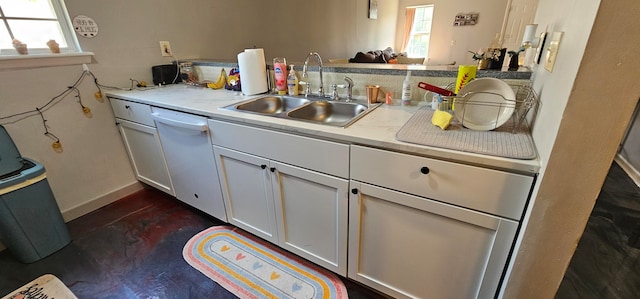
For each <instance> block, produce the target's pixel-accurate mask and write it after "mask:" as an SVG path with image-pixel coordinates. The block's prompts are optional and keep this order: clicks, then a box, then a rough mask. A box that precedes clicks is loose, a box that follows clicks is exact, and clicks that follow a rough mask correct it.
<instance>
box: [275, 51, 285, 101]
mask: <svg viewBox="0 0 640 299" xmlns="http://www.w3.org/2000/svg"><path fill="white" fill-rule="evenodd" d="M273 73H274V77H275V79H276V91H277V92H278V94H287V60H286V59H284V58H278V57H276V58H274V59H273Z"/></svg>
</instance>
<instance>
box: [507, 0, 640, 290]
mask: <svg viewBox="0 0 640 299" xmlns="http://www.w3.org/2000/svg"><path fill="white" fill-rule="evenodd" d="M639 13H640V2H638V1H636V0H602V1H600V0H588V1H585V0H568V1H554V0H541V1H540V3H539V6H538V11H537V15H536V21H535V22H536V23H538V24H540V26H539V27H538V28H545V26H548V31H550V32H552V31H563V32H564V36H563V39H562V42H561V44H560V49H559V53H558V57H557V62H556V65H555V68H554V70H553V73H549V72H547V71H546V70H544V69H543V68H542V67H539V68H538V69H537V70H536V71H535V74H534V79H533V83H534V87H535V89H536V90H538V91H539V93H540V99H541V101H542V106H541V108H540V113H539V114H538V117H537V120H536V124H535V126H534V129H533V137H534V139H535V142H536V146H537V148H538V152H539V155H540V159H541V166H542V170H541V172H540V175H539V177H538V180H537V183H536V186H535V189H534V191H533V194H532V202H531V204H530V208H529V210H528V212H527V215H526V218H525V224H526V228H525V230H524V234H521V235H520V237H519V239H518V243H517V247H516V255H515V261H513V263H512V264H511V266H510V269H509V270H510V273H509V276H508V284H507V286H506V291H505V296H504V297H505V298H552V297H553V296H554V295H555V293H556V291H557V288H558V286H559V285H560V282H561V281H562V278H563V275H564V272H565V271H566V268H567V266H568V264H569V262H570V260H571V256H572V255H573V253H574V251H575V248H576V246H577V244H578V241H579V239H580V237H581V235H582V232H583V231H584V228H585V225H586V223H587V220H588V218H589V215H590V214H591V210H592V208H593V205H594V203H595V201H596V198H597V196H598V193H599V191H600V188H601V186H602V184H603V182H604V179H605V177H606V174H607V172H608V169H609V167H610V165H611V162H612V160H613V157H614V156H615V153H616V151H617V147H618V144H619V142H620V140H621V138H622V136H623V134H624V131H625V129H626V127H627V124H628V122H629V120H630V118H631V115H632V112H633V108H634V107H635V105H636V103H637V100H638V94H640V85H638V84H636V83H635V81H636V80H637V79H636V78H634V77H633V76H629V74H635V73H637V68H638V66H640V57H638V55H637V53H638V51H637V49H636V48H637V40H639V39H640V21H638V19H637V15H638V14H639ZM620 86H625V88H620ZM603 95H604V97H603Z"/></svg>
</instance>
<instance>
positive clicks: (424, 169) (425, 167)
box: [420, 166, 429, 174]
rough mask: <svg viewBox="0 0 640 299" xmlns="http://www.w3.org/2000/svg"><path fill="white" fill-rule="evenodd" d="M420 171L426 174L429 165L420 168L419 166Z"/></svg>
mask: <svg viewBox="0 0 640 299" xmlns="http://www.w3.org/2000/svg"><path fill="white" fill-rule="evenodd" d="M420 172H422V173H423V174H428V173H429V167H427V166H423V167H422V168H420Z"/></svg>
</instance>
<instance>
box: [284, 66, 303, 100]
mask: <svg viewBox="0 0 640 299" xmlns="http://www.w3.org/2000/svg"><path fill="white" fill-rule="evenodd" d="M287 88H288V90H289V95H290V96H297V95H298V90H299V89H300V88H299V85H298V76H296V72H295V71H294V70H293V64H292V65H290V66H289V75H288V76H287Z"/></svg>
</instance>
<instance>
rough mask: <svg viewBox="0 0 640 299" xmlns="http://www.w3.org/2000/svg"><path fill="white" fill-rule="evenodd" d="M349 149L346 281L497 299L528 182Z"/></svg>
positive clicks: (401, 291) (407, 293)
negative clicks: (349, 178) (349, 190)
mask: <svg viewBox="0 0 640 299" xmlns="http://www.w3.org/2000/svg"><path fill="white" fill-rule="evenodd" d="M351 150H352V151H351V176H352V177H351V178H352V181H351V186H350V188H351V193H350V197H349V265H348V269H349V270H348V277H349V278H352V279H354V280H356V281H359V282H361V283H363V284H365V285H368V286H370V287H373V288H375V289H377V290H380V291H382V292H384V293H386V294H390V295H392V296H394V297H398V298H494V296H495V294H496V293H497V291H498V287H499V285H500V280H501V276H502V273H503V271H504V269H505V265H506V263H507V261H508V257H509V252H510V250H511V247H512V244H513V241H514V238H515V235H516V231H517V227H518V222H517V220H518V219H519V215H520V214H522V210H520V211H518V208H521V209H523V208H524V206H525V201H526V198H527V195H528V193H529V190H530V188H531V184H532V182H533V179H532V178H530V177H526V176H520V175H515V174H511V173H506V172H500V171H494V170H489V169H482V168H476V167H471V166H465V165H460V164H455V163H449V162H443V161H438V160H433V159H428V158H423V157H416V156H411V155H406V154H399V153H393V152H388V151H384V150H379V149H371V148H367V147H362V146H352V148H351ZM372 165H375V167H372ZM372 168H375V171H372ZM477 181H480V182H482V183H478V182H477ZM467 182H468V183H467ZM462 204H464V205H465V206H462ZM468 206H471V207H472V208H469V207H468ZM492 214H494V215H492ZM507 217H514V218H515V221H514V220H511V219H507Z"/></svg>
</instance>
